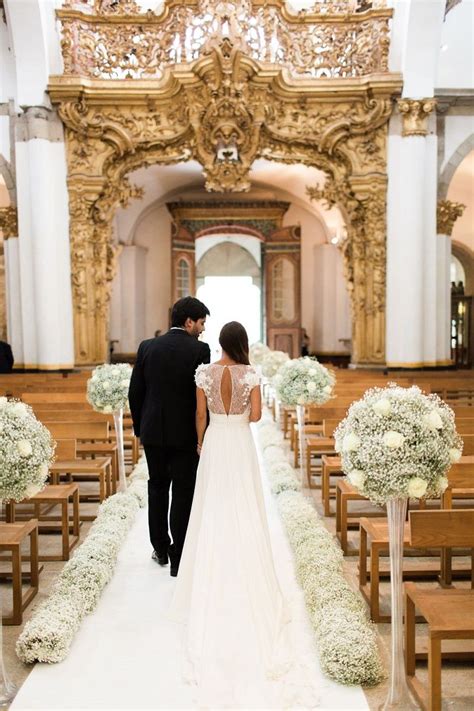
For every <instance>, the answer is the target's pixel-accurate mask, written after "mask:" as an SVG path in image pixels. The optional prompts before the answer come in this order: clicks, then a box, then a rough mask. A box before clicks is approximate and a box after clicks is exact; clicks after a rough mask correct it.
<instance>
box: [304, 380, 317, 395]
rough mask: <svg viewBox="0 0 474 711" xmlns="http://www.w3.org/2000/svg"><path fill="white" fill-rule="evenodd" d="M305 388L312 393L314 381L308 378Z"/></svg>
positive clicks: (314, 387) (314, 386)
mask: <svg viewBox="0 0 474 711" xmlns="http://www.w3.org/2000/svg"><path fill="white" fill-rule="evenodd" d="M306 390H307V391H308V392H309V393H314V391H315V390H316V383H313V381H312V380H310V381H309V383H308V384H307V386H306Z"/></svg>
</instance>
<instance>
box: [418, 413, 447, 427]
mask: <svg viewBox="0 0 474 711" xmlns="http://www.w3.org/2000/svg"><path fill="white" fill-rule="evenodd" d="M423 421H424V423H425V425H426V426H427V427H428V428H429V429H430V430H441V429H442V428H443V420H442V419H441V417H440V416H439V413H438V412H436V410H431V412H428V413H427V414H426V415H424V417H423Z"/></svg>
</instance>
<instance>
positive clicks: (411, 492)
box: [408, 476, 428, 499]
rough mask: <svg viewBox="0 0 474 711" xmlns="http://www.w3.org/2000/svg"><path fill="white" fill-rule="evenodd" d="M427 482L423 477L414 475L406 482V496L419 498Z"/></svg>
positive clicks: (424, 491) (424, 490)
mask: <svg viewBox="0 0 474 711" xmlns="http://www.w3.org/2000/svg"><path fill="white" fill-rule="evenodd" d="M427 488H428V484H427V482H426V481H425V480H424V479H420V477H419V476H414V477H413V478H412V479H410V481H409V482H408V496H409V497H410V498H414V499H420V498H421V497H422V496H424V495H425V493H426V489H427Z"/></svg>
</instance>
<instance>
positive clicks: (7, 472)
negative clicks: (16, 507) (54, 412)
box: [0, 397, 56, 501]
mask: <svg viewBox="0 0 474 711" xmlns="http://www.w3.org/2000/svg"><path fill="white" fill-rule="evenodd" d="M55 447H56V445H55V442H54V441H53V439H52V437H51V434H50V432H49V430H47V429H46V427H45V426H44V425H43V424H41V422H39V420H37V419H36V417H35V414H34V412H33V410H32V409H31V407H30V406H29V405H26V404H25V403H23V402H20V401H19V400H7V398H6V397H0V500H3V501H23V499H28V498H29V497H31V496H34V495H35V494H37V493H38V492H39V491H41V490H42V489H44V487H45V485H46V482H47V479H48V472H49V467H50V465H51V464H52V462H53V460H54V450H55Z"/></svg>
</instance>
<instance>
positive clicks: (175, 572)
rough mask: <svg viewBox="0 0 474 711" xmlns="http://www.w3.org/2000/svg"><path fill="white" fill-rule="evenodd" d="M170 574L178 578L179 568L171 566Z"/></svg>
mask: <svg viewBox="0 0 474 711" xmlns="http://www.w3.org/2000/svg"><path fill="white" fill-rule="evenodd" d="M170 575H171V577H172V578H176V577H177V575H178V568H173V567H171V568H170Z"/></svg>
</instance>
